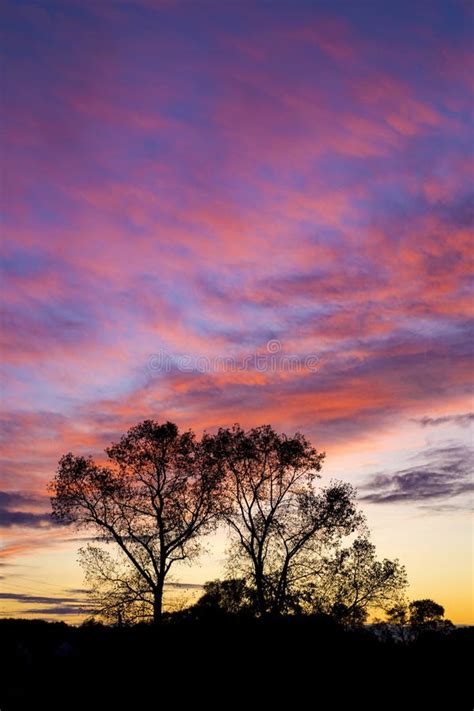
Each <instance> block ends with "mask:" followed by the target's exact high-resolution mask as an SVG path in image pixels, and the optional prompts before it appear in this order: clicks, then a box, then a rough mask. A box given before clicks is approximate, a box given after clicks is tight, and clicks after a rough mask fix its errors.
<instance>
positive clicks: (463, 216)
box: [0, 0, 474, 624]
mask: <svg viewBox="0 0 474 711" xmlns="http://www.w3.org/2000/svg"><path fill="white" fill-rule="evenodd" d="M473 18H474V14H473V5H472V3H470V2H467V1H466V2H464V1H462V0H459V1H456V0H449V1H448V0H445V1H443V2H439V1H438V0H431V1H429V2H428V1H426V2H416V1H413V0H410V2H396V3H395V2H384V1H383V0H380V1H377V0H361V2H357V3H355V2H340V1H338V0H335V1H334V0H331V2H329V1H328V2H325V1H324V0H314V1H312V2H309V1H307V0H291V1H290V2H287V1H286V0H274V1H273V2H270V1H267V2H264V1H263V0H254V1H253V2H247V1H246V0H239V1H237V0H235V1H234V0H220V1H218V0H213V1H211V2H207V1H202V2H201V1H200V0H194V1H192V0H188V1H186V2H180V1H176V2H175V1H173V0H134V1H133V2H131V1H130V2H125V1H123V0H80V1H79V0H61V1H59V0H58V1H57V2H49V1H47V0H39V1H36V2H33V1H24V2H23V1H20V0H17V1H11V0H7V1H6V2H5V3H4V4H3V9H2V22H1V30H0V31H1V45H2V50H1V63H2V85H3V90H2V112H1V113H2V118H1V126H2V128H1V130H2V139H1V151H2V165H3V168H2V172H1V192H2V204H3V209H2V224H1V244H0V258H1V272H2V276H1V281H0V290H1V299H0V301H1V307H2V321H1V324H2V326H1V355H2V368H1V378H2V379H1V408H0V418H1V426H2V427H1V429H2V474H1V476H2V483H1V492H0V523H1V525H2V529H1V540H2V546H3V547H2V553H1V568H0V573H1V578H0V583H1V592H0V603H1V610H2V612H1V614H2V615H3V616H10V615H17V616H18V615H21V616H24V617H44V618H48V619H65V620H68V621H72V622H78V621H80V620H81V619H83V617H84V614H85V613H84V601H83V589H84V582H83V579H82V573H81V570H80V568H79V566H78V564H77V560H76V559H77V553H76V551H77V548H78V546H79V545H81V540H84V539H85V538H87V532H84V531H83V532H79V533H78V532H74V531H73V530H71V529H69V528H63V527H59V526H54V525H53V524H52V523H51V521H50V518H49V511H50V506H49V500H48V496H47V483H48V481H49V480H50V479H51V478H52V476H53V475H54V472H55V469H56V466H57V462H58V459H59V458H60V456H61V455H62V454H64V453H65V452H68V451H72V452H74V453H75V454H92V455H94V456H96V457H99V458H100V456H101V453H102V452H103V448H104V447H105V446H107V445H109V444H110V442H112V441H114V440H117V439H118V438H119V437H120V435H121V434H122V433H124V432H125V431H126V430H127V429H128V428H129V427H131V426H133V425H134V424H136V423H137V422H139V421H140V420H142V419H145V418H153V419H157V420H159V421H166V420H167V419H170V420H172V421H174V422H176V423H177V424H178V425H179V426H180V427H182V428H188V427H191V428H193V429H194V430H195V431H196V432H197V434H198V435H200V434H201V433H202V432H203V431H204V430H207V431H214V430H215V429H216V428H217V427H219V426H226V425H232V424H233V423H235V422H239V423H240V424H241V425H242V426H243V427H246V428H247V427H251V426H255V425H260V424H264V423H269V424H272V425H273V426H274V427H275V428H276V429H277V430H279V431H283V432H287V433H288V434H291V433H293V432H295V431H301V432H303V433H304V434H305V435H306V436H307V437H308V438H309V439H310V440H311V441H312V442H313V444H314V445H315V446H316V447H317V448H318V449H320V450H323V451H325V452H326V455H327V456H326V461H325V465H324V468H323V479H322V481H323V483H324V482H327V481H329V480H330V479H332V478H336V479H344V480H346V481H350V482H351V483H353V484H354V485H356V486H357V488H358V492H359V501H360V504H361V506H362V508H363V510H364V512H365V513H366V516H367V520H368V524H369V527H370V528H371V530H372V536H373V540H374V542H375V543H376V545H377V550H378V553H379V555H380V556H381V557H382V556H387V557H398V558H399V559H400V560H401V561H402V562H403V563H404V564H405V565H406V567H407V572H408V576H409V579H410V583H411V587H410V591H409V594H410V596H411V598H412V599H415V598H424V597H430V598H433V599H434V600H436V601H437V602H439V603H441V604H442V605H444V607H445V608H446V615H447V616H448V617H449V618H450V619H452V620H453V621H454V622H456V623H460V624H461V623H472V624H474V610H473V607H472V524H471V519H470V514H469V508H470V503H471V502H472V489H473V482H472V476H471V464H472V423H473V420H474V415H473V414H472V410H473V409H474V408H473V401H472V380H473V378H472V375H473V367H472V365H473V361H472V355H473V340H472V322H473V303H474V302H473V298H472V288H471V287H472V284H471V281H470V277H471V275H472V254H473V252H472V242H470V237H471V236H472V217H473V200H472V186H473V182H472V178H473V162H472V158H473V151H472V148H473V132H472V108H473V105H474V103H473V89H474V71H473V70H474V63H473V36H474V35H473V29H474V28H473ZM77 538H79V539H80V540H79V541H78V540H76V539H77ZM225 548H226V540H225V535H224V533H220V534H219V535H217V536H216V537H215V538H214V539H213V540H212V541H211V542H210V548H209V553H208V554H207V555H206V556H204V557H203V559H202V561H201V563H200V565H199V566H193V567H192V568H184V569H182V570H178V571H177V573H176V576H175V582H176V581H177V582H179V583H181V584H182V585H186V584H193V585H199V584H200V583H202V582H204V581H205V580H208V579H212V578H215V577H217V576H218V575H221V576H222V574H223V560H224V557H225ZM172 589H173V588H172V587H171V586H170V594H171V592H172ZM175 590H181V588H175ZM193 590H195V591H196V590H198V588H193Z"/></svg>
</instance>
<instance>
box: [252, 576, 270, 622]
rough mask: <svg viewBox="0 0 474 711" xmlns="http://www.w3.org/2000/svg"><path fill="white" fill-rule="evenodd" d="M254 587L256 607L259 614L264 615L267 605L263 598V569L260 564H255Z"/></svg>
mask: <svg viewBox="0 0 474 711" xmlns="http://www.w3.org/2000/svg"><path fill="white" fill-rule="evenodd" d="M255 587H256V588H257V607H258V611H259V613H260V615H262V616H263V615H265V613H266V612H267V605H266V600H265V590H264V584H263V570H262V569H261V566H259V565H256V566H255Z"/></svg>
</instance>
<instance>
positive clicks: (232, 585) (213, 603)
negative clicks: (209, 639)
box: [194, 578, 255, 614]
mask: <svg viewBox="0 0 474 711" xmlns="http://www.w3.org/2000/svg"><path fill="white" fill-rule="evenodd" d="M194 607H195V609H198V610H206V611H208V612H214V613H215V612H224V613H226V614H240V613H242V612H248V613H253V612H254V610H255V600H254V595H253V590H252V589H251V588H249V586H248V585H247V582H246V581H245V580H244V579H243V578H230V579H228V580H211V581H209V582H207V583H206V584H205V585H204V593H203V595H202V596H201V597H200V598H199V600H198V601H197V602H196V604H195V606H194Z"/></svg>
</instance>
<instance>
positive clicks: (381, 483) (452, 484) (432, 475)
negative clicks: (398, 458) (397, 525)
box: [360, 445, 474, 510]
mask: <svg viewBox="0 0 474 711" xmlns="http://www.w3.org/2000/svg"><path fill="white" fill-rule="evenodd" d="M420 458H423V459H425V463H424V464H419V465H416V466H413V467H408V468H406V469H401V470H399V471H396V472H392V473H377V474H374V475H372V476H371V477H370V478H369V479H368V481H367V482H366V483H365V485H363V486H361V487H360V489H361V491H362V492H363V493H362V496H361V497H360V498H361V500H362V501H367V502H369V503H373V504H391V503H416V504H422V503H427V502H428V503H429V504H430V506H431V507H435V508H441V509H443V510H446V506H450V507H452V506H456V507H457V508H459V505H460V504H459V503H458V502H456V503H446V500H447V499H454V498H456V497H462V496H463V495H467V494H471V493H472V492H473V491H474V481H473V477H472V464H473V450H472V449H471V448H469V447H467V446H464V445H452V446H443V447H437V448H436V447H434V448H430V449H427V450H425V451H424V452H423V453H422V454H421V455H420ZM463 503H465V502H463ZM461 505H462V504H461Z"/></svg>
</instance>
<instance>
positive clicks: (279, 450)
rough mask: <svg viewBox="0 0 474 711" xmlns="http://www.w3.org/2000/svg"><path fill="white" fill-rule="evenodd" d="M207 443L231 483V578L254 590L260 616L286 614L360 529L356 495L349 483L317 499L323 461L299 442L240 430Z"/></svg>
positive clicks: (227, 498)
mask: <svg viewBox="0 0 474 711" xmlns="http://www.w3.org/2000/svg"><path fill="white" fill-rule="evenodd" d="M207 439H208V446H209V449H212V451H213V452H214V455H215V459H216V461H217V462H218V463H219V467H220V468H221V470H222V474H223V476H224V478H225V489H224V494H223V499H224V507H223V513H222V517H223V519H224V520H225V521H226V523H227V524H228V526H229V529H230V531H231V533H232V534H233V541H234V543H233V546H232V549H231V568H232V572H233V577H244V578H246V579H248V580H249V582H250V584H251V585H253V587H254V588H255V593H256V599H257V609H258V611H259V613H260V614H261V615H263V614H266V613H269V612H271V613H276V614H278V613H281V612H284V611H285V610H288V609H289V608H290V607H291V603H292V598H293V596H294V593H295V591H296V590H297V589H298V588H299V586H300V585H301V583H302V581H305V580H307V579H308V577H309V576H311V575H313V573H314V569H315V565H316V564H317V561H319V560H320V558H321V556H322V553H323V551H325V550H326V549H327V547H328V546H332V545H335V543H336V542H337V541H338V540H339V539H340V537H341V536H344V535H347V534H350V533H351V532H353V531H354V530H355V529H356V528H357V526H359V525H360V524H361V522H362V520H363V519H362V515H361V514H360V513H359V512H358V511H357V509H356V505H355V491H354V489H353V488H352V487H351V486H350V485H349V484H343V483H333V484H331V485H330V486H328V487H327V488H325V489H322V490H320V491H319V493H317V492H316V491H315V488H314V484H315V481H316V478H317V477H318V476H319V474H318V472H319V471H320V469H321V464H322V461H323V459H324V454H322V453H318V452H317V451H316V449H314V448H313V447H312V446H311V445H310V444H309V442H308V441H307V440H306V438H305V437H304V436H303V435H301V434H295V435H294V436H293V437H287V436H286V435H284V434H281V435H280V434H277V433H276V432H275V431H274V430H273V429H272V428H271V427H270V426H268V425H267V426H262V427H257V428H254V429H251V430H250V431H248V432H245V431H244V430H242V429H241V428H240V427H239V426H238V425H235V426H234V427H233V428H231V429H220V430H219V431H218V433H217V435H214V436H212V437H211V436H210V435H208V436H207Z"/></svg>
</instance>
